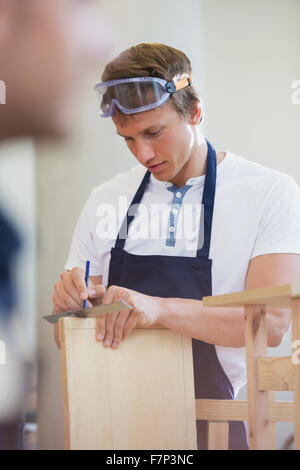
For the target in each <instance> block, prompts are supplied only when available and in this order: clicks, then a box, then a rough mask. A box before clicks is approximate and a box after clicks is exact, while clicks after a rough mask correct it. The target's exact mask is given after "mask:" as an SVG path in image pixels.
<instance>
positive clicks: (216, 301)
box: [203, 284, 300, 308]
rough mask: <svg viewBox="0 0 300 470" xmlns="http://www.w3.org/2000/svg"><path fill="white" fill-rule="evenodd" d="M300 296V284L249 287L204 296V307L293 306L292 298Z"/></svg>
mask: <svg viewBox="0 0 300 470" xmlns="http://www.w3.org/2000/svg"><path fill="white" fill-rule="evenodd" d="M297 297H298V298H300V284H287V285H285V286H275V287H262V288H259V289H247V290H244V291H241V292H233V293H232V294H222V295H213V296H210V297H203V306H204V307H243V306H244V305H270V306H272V307H278V308H289V307H291V298H297Z"/></svg>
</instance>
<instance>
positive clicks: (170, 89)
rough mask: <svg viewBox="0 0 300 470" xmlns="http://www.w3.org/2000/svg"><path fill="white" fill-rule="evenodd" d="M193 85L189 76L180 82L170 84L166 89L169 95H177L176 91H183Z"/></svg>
mask: <svg viewBox="0 0 300 470" xmlns="http://www.w3.org/2000/svg"><path fill="white" fill-rule="evenodd" d="M191 84H192V78H191V76H187V77H184V78H181V79H180V80H178V82H176V83H174V82H168V83H167V85H166V89H167V91H168V92H169V93H175V92H176V91H179V90H182V89H183V88H186V87H188V86H190V85H191Z"/></svg>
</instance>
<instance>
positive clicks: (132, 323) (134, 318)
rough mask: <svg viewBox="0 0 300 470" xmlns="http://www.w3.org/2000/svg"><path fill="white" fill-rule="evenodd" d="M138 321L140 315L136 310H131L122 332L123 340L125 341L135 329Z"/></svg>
mask: <svg viewBox="0 0 300 470" xmlns="http://www.w3.org/2000/svg"><path fill="white" fill-rule="evenodd" d="M139 319H140V315H139V313H138V312H137V311H136V310H131V315H130V316H129V317H128V319H127V321H126V323H125V326H124V331H123V340H124V339H126V338H127V337H128V336H129V334H130V333H131V332H132V330H133V329H134V328H135V327H136V325H137V324H138V322H139Z"/></svg>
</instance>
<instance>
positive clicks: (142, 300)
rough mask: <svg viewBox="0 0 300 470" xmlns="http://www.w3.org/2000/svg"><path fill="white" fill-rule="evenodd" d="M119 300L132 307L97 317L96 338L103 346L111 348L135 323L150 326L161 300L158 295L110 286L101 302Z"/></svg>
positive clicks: (125, 336)
mask: <svg viewBox="0 0 300 470" xmlns="http://www.w3.org/2000/svg"><path fill="white" fill-rule="evenodd" d="M121 300H124V301H125V302H127V303H128V304H129V305H131V306H132V309H131V310H130V311H128V310H123V311H121V312H118V313H109V314H107V315H105V316H102V317H99V318H97V328H96V340H97V341H102V340H103V344H104V346H106V347H112V348H113V349H116V348H117V347H118V346H119V344H120V342H121V341H122V340H124V339H126V338H127V337H128V335H129V334H130V333H131V331H132V330H133V328H134V327H135V326H136V325H137V324H142V325H144V326H150V325H152V324H154V323H155V322H157V320H158V318H159V313H160V309H161V301H162V299H161V298H160V297H152V296H150V295H145V294H141V293H139V292H136V291H134V290H131V289H125V288H124V287H118V286H110V287H109V288H108V289H107V292H106V294H105V297H104V299H103V302H102V303H103V304H109V303H112V302H119V301H121Z"/></svg>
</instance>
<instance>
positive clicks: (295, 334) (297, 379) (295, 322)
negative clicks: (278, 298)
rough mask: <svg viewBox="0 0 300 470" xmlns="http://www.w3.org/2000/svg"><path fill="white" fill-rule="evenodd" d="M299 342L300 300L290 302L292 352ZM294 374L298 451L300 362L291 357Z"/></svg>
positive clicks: (297, 445)
mask: <svg viewBox="0 0 300 470" xmlns="http://www.w3.org/2000/svg"><path fill="white" fill-rule="evenodd" d="M299 340H300V299H293V301H292V346H293V352H295V350H297V349H299ZM292 364H293V372H294V374H293V375H294V413H295V425H294V435H295V449H296V450H300V361H299V356H298V357H295V356H294V355H293V361H292Z"/></svg>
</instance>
